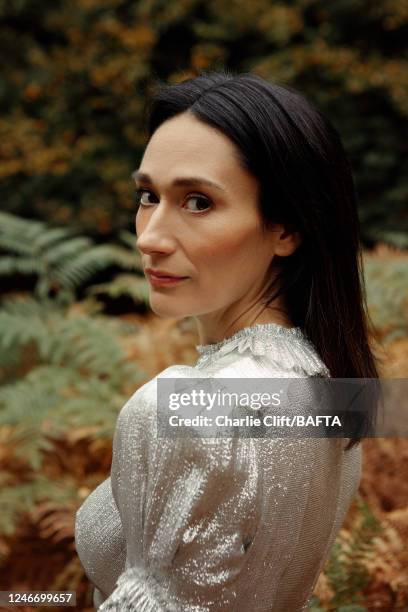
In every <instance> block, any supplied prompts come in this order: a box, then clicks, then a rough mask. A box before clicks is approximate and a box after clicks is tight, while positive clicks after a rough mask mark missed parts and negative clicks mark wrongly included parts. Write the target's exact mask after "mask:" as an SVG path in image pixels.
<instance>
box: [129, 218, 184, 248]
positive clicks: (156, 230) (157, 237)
mask: <svg viewBox="0 0 408 612" xmlns="http://www.w3.org/2000/svg"><path fill="white" fill-rule="evenodd" d="M159 208H160V207H158V208H156V210H154V211H153V212H152V213H151V214H150V216H149V218H148V220H147V221H146V222H142V221H141V222H140V223H137V222H136V235H137V239H136V247H137V248H138V249H139V250H140V251H141V252H142V253H152V252H160V253H170V252H172V251H173V250H174V247H175V239H174V236H173V235H172V233H171V227H170V222H169V218H168V216H166V215H165V214H163V209H162V210H159Z"/></svg>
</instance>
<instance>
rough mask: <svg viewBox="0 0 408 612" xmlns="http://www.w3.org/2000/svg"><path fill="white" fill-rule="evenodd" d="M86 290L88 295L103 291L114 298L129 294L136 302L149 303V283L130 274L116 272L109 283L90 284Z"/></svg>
mask: <svg viewBox="0 0 408 612" xmlns="http://www.w3.org/2000/svg"><path fill="white" fill-rule="evenodd" d="M86 292H87V294H89V295H98V294H100V293H105V294H106V295H108V296H109V297H111V298H114V299H116V298H120V297H122V296H130V297H131V298H132V299H133V300H134V301H135V302H136V303H138V302H142V303H144V304H146V305H149V285H148V283H147V281H146V279H145V278H144V277H143V278H142V277H138V276H134V275H132V274H118V275H117V276H115V278H114V279H113V280H112V281H111V282H110V283H99V284H98V285H91V286H90V287H88V289H87V290H86Z"/></svg>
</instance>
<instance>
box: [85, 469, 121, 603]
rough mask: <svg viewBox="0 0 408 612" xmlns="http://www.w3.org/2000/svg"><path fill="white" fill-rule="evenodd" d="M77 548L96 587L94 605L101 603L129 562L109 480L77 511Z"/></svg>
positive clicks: (89, 496)
mask: <svg viewBox="0 0 408 612" xmlns="http://www.w3.org/2000/svg"><path fill="white" fill-rule="evenodd" d="M75 545H76V550H77V553H78V556H79V558H80V560H81V563H82V565H83V567H84V568H85V570H86V574H87V576H88V578H89V579H90V580H91V582H92V583H93V584H94V586H95V587H96V589H95V591H94V602H96V601H99V602H100V601H101V600H103V599H104V598H106V597H107V593H109V592H110V591H111V590H112V588H114V585H115V582H116V580H117V579H118V577H119V576H120V575H121V574H122V572H123V570H124V567H125V559H126V542H125V539H124V536H123V529H122V522H121V518H120V514H119V511H118V508H117V506H116V502H115V500H114V498H113V494H112V488H111V479H110V477H109V478H107V479H106V480H104V481H103V482H102V483H101V484H100V485H99V486H98V487H97V488H96V489H95V490H94V491H93V492H92V493H91V494H90V495H88V497H87V498H86V500H85V501H84V503H83V504H82V506H81V507H80V508H79V510H78V511H77V513H76V516H75Z"/></svg>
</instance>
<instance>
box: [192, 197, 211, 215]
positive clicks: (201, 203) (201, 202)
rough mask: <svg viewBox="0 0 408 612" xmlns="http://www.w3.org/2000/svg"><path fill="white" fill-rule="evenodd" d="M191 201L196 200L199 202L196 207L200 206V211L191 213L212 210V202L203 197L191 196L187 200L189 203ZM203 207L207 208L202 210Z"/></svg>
mask: <svg viewBox="0 0 408 612" xmlns="http://www.w3.org/2000/svg"><path fill="white" fill-rule="evenodd" d="M191 200H196V201H197V204H196V206H198V211H197V210H195V211H191V212H203V210H208V208H211V202H210V200H208V199H207V198H204V197H203V196H198V195H194V196H190V197H189V198H188V199H187V202H190V201H191ZM202 206H204V207H205V208H202ZM189 210H191V209H189Z"/></svg>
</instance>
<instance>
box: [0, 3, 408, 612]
mask: <svg viewBox="0 0 408 612" xmlns="http://www.w3.org/2000/svg"><path fill="white" fill-rule="evenodd" d="M0 20H1V23H0V64H1V68H2V70H1V76H0V107H1V117H0V155H1V164H0V198H1V210H2V212H1V213H0V280H1V289H0V296H1V304H0V383H1V386H0V487H1V488H0V569H1V571H0V575H1V578H0V590H10V589H14V590H23V589H27V590H51V589H54V590H66V589H73V590H75V591H76V593H77V601H78V604H77V609H78V610H88V609H89V610H90V609H92V607H91V585H90V584H89V582H88V581H87V579H86V577H85V576H84V574H83V569H82V567H81V565H80V563H79V560H78V558H77V556H76V553H75V549H74V543H73V517H74V515H75V512H76V509H77V508H78V507H79V506H80V505H81V503H82V502H83V500H84V499H85V498H86V496H87V495H88V494H89V493H90V492H91V491H92V490H93V489H94V488H95V487H96V486H97V484H99V483H100V482H101V481H102V480H104V479H105V478H106V477H107V475H108V474H109V468H110V461H111V443H112V435H113V431H114V426H115V421H116V417H117V414H118V412H119V410H120V408H121V407H122V406H123V404H124V403H125V401H126V400H127V399H128V397H130V395H131V394H132V393H133V392H134V391H135V389H136V388H137V387H138V386H140V385H141V384H143V383H144V382H145V381H146V380H148V379H149V378H151V377H152V376H154V375H155V374H157V373H158V372H159V371H161V370H162V369H164V368H165V367H167V366H168V365H171V364H173V363H175V362H176V363H187V364H193V363H194V362H195V359H196V351H195V348H194V346H195V344H196V342H197V337H196V332H195V328H194V325H193V324H192V321H190V320H185V321H182V322H177V321H172V320H166V321H165V320H160V319H158V317H156V316H154V315H153V314H152V313H151V312H150V311H149V306H148V288H147V286H146V282H145V279H144V277H143V274H142V270H141V266H140V260H139V257H138V255H137V253H136V251H135V237H134V215H135V203H134V200H133V186H132V181H131V178H130V174H131V172H132V171H133V170H134V169H135V167H136V166H137V163H138V161H139V160H140V158H141V155H142V153H143V149H144V146H145V144H146V129H145V121H144V114H143V113H144V105H145V102H146V100H147V99H148V97H149V96H150V95H151V93H152V92H153V90H154V88H155V86H156V85H157V83H160V82H163V83H164V82H167V83H176V82H179V81H181V80H182V79H184V78H187V77H189V76H194V75H196V74H197V73H198V71H200V70H202V69H217V68H229V69H231V70H233V71H239V72H253V73H255V74H258V75H260V76H262V77H264V78H267V79H270V80H274V81H278V82H282V83H287V84H289V85H292V86H293V87H295V88H298V89H299V90H300V91H302V92H303V93H304V94H305V95H306V96H307V97H309V99H310V100H311V101H313V102H314V103H315V104H316V105H317V106H318V107H319V108H320V109H321V110H322V111H323V112H324V113H325V114H327V116H328V117H329V118H330V119H331V121H332V122H333V124H334V125H335V127H336V128H337V129H338V131H339V133H340V135H341V137H342V140H343V143H344V146H345V148H346V151H347V153H348V155H349V158H350V160H351V163H352V167H353V171H354V178H355V183H356V189H357V193H358V199H359V215H360V220H361V229H362V241H363V246H364V274H365V281H366V291H367V298H368V303H369V309H370V315H371V317H372V319H373V322H374V324H375V327H376V334H375V338H374V339H373V341H375V342H376V343H377V344H378V347H379V348H380V349H381V351H382V352H383V354H384V356H385V358H386V359H385V365H384V369H383V370H382V376H384V377H385V378H404V377H406V376H407V370H408V366H407V363H408V359H407V357H408V312H407V311H408V301H407V287H408V266H407V260H408V258H407V248H408V215H407V199H408V198H407V196H408V155H407V137H406V126H407V121H406V119H407V115H408V70H407V64H408V58H407V48H406V40H408V36H407V34H408V1H407V0H378V1H376V2H372V1H370V0H332V1H331V2H324V1H318V0H292V1H286V2H273V1H271V0H270V1H268V0H231V1H229V2H227V1H225V0H179V1H178V2H168V1H165V0H137V1H135V0H133V1H130V0H70V1H68V0H53V1H52V2H51V1H48V2H47V1H45V0H0ZM401 411H402V412H401V415H402V417H403V418H405V420H406V418H407V412H408V408H407V405H406V404H405V406H404V404H403V403H402V404H401ZM397 434H398V431H396V436H397ZM363 445H364V457H365V459H364V467H363V479H362V483H361V486H360V491H359V498H358V499H357V500H356V502H355V504H354V505H353V507H352V508H351V510H350V513H349V515H348V517H347V520H346V522H345V525H344V528H343V529H342V531H341V533H340V535H339V537H338V540H337V542H336V546H335V547H333V551H332V554H331V557H330V560H329V562H328V564H327V567H326V568H325V571H324V572H323V573H322V575H321V577H320V578H319V582H318V585H317V588H316V592H315V598H314V600H313V602H312V609H313V610H314V611H315V612H317V611H318V610H339V611H340V612H353V611H354V612H358V611H362V610H377V611H378V610H381V611H384V612H385V611H388V610H406V609H408V552H407V551H408V441H407V439H406V438H402V437H395V438H392V439H372V440H365V441H364V443H363ZM15 609H16V608H15ZM21 609H26V610H31V609H35V608H31V607H30V606H26V607H25V608H21ZM36 609H38V608H36ZM44 609H46V608H44ZM47 609H50V608H47Z"/></svg>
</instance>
